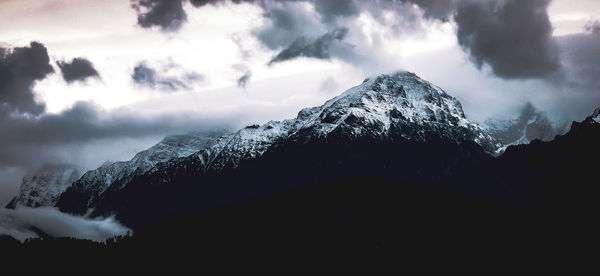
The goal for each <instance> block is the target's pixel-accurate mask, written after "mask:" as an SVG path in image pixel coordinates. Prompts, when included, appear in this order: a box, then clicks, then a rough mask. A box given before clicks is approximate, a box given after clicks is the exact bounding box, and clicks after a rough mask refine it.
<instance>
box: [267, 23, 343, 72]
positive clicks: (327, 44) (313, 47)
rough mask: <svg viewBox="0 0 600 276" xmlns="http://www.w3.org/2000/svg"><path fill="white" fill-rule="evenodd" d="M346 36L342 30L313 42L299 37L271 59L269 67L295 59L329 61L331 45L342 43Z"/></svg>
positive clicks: (328, 33)
mask: <svg viewBox="0 0 600 276" xmlns="http://www.w3.org/2000/svg"><path fill="white" fill-rule="evenodd" d="M347 34H348V29H346V28H342V29H337V30H333V31H330V32H327V33H325V34H324V35H322V36H320V37H318V38H316V39H314V40H310V39H307V38H305V37H300V38H298V39H296V40H295V41H294V42H292V44H291V45H290V46H289V47H287V48H285V49H283V50H282V51H281V52H279V53H278V54H277V55H276V56H275V57H274V58H273V59H271V61H270V62H269V65H271V64H273V63H277V62H282V61H286V60H290V59H294V58H297V57H309V58H317V59H329V58H331V53H330V48H331V45H332V44H333V43H336V42H340V41H342V40H343V39H344V37H345V36H346V35H347Z"/></svg>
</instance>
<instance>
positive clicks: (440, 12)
mask: <svg viewBox="0 0 600 276" xmlns="http://www.w3.org/2000/svg"><path fill="white" fill-rule="evenodd" d="M459 1H460V0H405V1H403V2H409V3H414V4H416V5H418V6H419V7H420V8H421V9H422V10H423V12H424V15H425V17H428V18H435V19H441V20H448V19H450V18H451V17H452V14H453V13H454V11H455V10H456V5H457V3H458V2H459ZM484 1H485V0H484ZM392 2H393V1H392Z"/></svg>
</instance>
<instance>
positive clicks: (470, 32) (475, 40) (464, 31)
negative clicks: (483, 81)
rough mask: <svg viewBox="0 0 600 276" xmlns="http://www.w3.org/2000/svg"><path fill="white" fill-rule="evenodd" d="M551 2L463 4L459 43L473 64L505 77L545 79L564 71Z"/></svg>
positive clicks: (500, 0)
mask: <svg viewBox="0 0 600 276" xmlns="http://www.w3.org/2000/svg"><path fill="white" fill-rule="evenodd" d="M549 3H550V1H549V0H529V1H520V0H498V1H461V3H459V5H458V10H457V13H456V16H455V21H456V23H457V25H458V32H457V37H458V42H459V44H460V45H461V46H462V47H463V48H464V49H465V51H467V52H468V53H469V54H470V55H471V58H472V60H473V62H474V63H475V64H476V65H477V66H478V67H479V68H482V66H483V65H489V66H490V67H491V69H492V71H493V73H494V74H495V75H496V76H499V77H501V78H506V79H510V78H520V79H525V78H543V77H546V76H548V75H549V74H550V73H552V72H556V71H558V70H559V69H560V63H559V56H558V50H557V45H556V43H555V41H554V40H553V38H552V25H551V24H550V20H549V18H548V13H547V7H548V4H549Z"/></svg>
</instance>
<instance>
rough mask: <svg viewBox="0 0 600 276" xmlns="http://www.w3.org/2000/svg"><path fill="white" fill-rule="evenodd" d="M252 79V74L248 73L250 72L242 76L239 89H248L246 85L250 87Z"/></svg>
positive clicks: (238, 82)
mask: <svg viewBox="0 0 600 276" xmlns="http://www.w3.org/2000/svg"><path fill="white" fill-rule="evenodd" d="M251 77H252V72H250V71H248V72H246V73H244V75H242V76H241V77H240V78H239V79H238V81H237V85H238V87H241V88H246V85H248V83H249V82H250V78H251Z"/></svg>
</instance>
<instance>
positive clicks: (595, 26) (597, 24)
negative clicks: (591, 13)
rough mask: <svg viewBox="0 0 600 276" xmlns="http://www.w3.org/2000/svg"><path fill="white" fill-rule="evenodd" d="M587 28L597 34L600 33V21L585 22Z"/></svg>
mask: <svg viewBox="0 0 600 276" xmlns="http://www.w3.org/2000/svg"><path fill="white" fill-rule="evenodd" d="M585 30H586V31H588V32H590V33H593V34H595V35H600V21H598V20H596V21H590V22H588V23H587V24H585Z"/></svg>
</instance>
